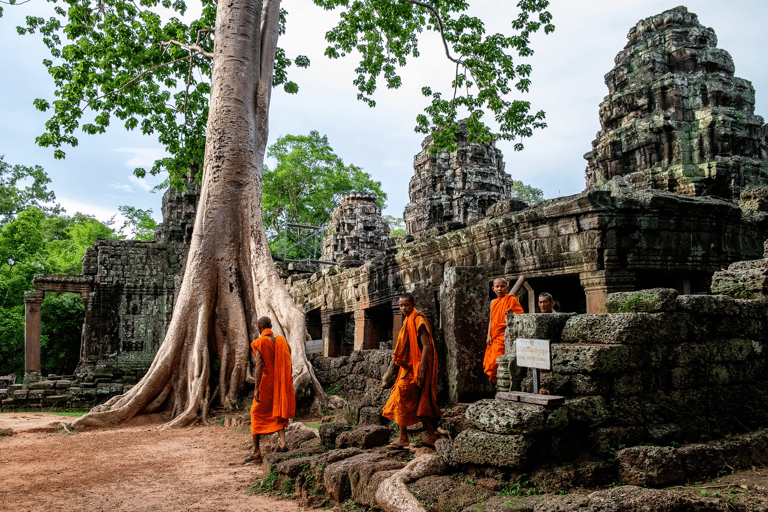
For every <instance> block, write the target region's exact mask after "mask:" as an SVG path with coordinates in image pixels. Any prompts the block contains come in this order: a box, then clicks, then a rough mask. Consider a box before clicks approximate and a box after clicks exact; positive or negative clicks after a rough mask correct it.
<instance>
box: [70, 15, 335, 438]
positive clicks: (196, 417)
mask: <svg viewBox="0 0 768 512" xmlns="http://www.w3.org/2000/svg"><path fill="white" fill-rule="evenodd" d="M279 12H280V2H279V0H264V1H263V2H261V1H257V0H234V1H233V2H227V3H219V4H218V10H217V14H216V40H215V46H214V52H213V74H212V90H211V99H210V110H209V117H208V126H207V134H206V135H207V137H206V149H205V159H204V163H203V182H202V188H201V194H200V201H199V203H198V210H197V216H196V218H195V227H194V232H193V235H192V242H191V244H190V249H189V256H188V258H187V263H186V267H185V271H184V279H183V282H182V285H181V289H180V291H179V296H178V300H177V302H176V305H175V308H174V312H173V318H172V320H171V323H170V326H169V328H168V332H167V334H166V336H165V339H164V340H163V343H162V345H161V346H160V349H159V351H158V353H157V356H156V357H155V360H154V361H153V363H152V365H151V367H150V368H149V371H148V372H147V374H146V375H145V376H144V378H142V379H141V381H140V382H139V383H138V384H136V386H134V387H133V388H131V389H130V390H129V391H128V392H127V393H125V394H124V395H121V396H117V397H114V398H112V399H111V400H109V401H108V402H106V403H105V404H104V405H103V406H100V407H98V408H95V409H94V410H93V411H91V412H90V413H88V414H86V415H85V416H83V417H82V418H80V419H78V420H77V421H76V422H75V423H74V426H75V427H78V428H81V427H89V426H110V425H117V424H120V423H122V422H125V421H127V420H129V419H130V418H132V417H133V416H135V415H137V414H144V413H152V412H159V411H171V412H172V414H173V420H171V421H170V422H169V423H168V424H167V425H168V426H170V427H183V426H187V425H190V424H193V423H195V422H197V421H200V420H202V421H204V422H205V421H207V419H208V413H209V409H210V408H211V407H212V405H213V404H220V405H221V406H223V407H224V408H225V409H231V408H232V407H233V405H234V403H235V401H236V399H237V396H238V393H239V392H240V391H241V390H242V389H243V387H244V386H245V385H246V382H247V380H250V381H251V383H252V382H253V377H252V375H251V369H250V365H251V363H250V342H251V341H252V339H254V338H255V337H256V336H257V333H258V331H257V329H256V320H257V319H258V317H259V316H269V317H270V318H271V319H272V321H273V328H274V330H275V332H276V333H278V334H281V335H283V336H285V338H286V339H287V340H288V342H289V344H290V345H291V351H292V360H293V377H294V387H295V389H296V390H297V391H298V390H300V389H302V388H304V387H306V386H311V387H312V389H313V391H314V393H315V398H316V399H319V398H322V397H323V396H324V393H323V390H322V387H321V386H320V383H319V382H318V381H317V378H316V377H315V375H314V372H313V370H312V366H311V364H310V363H309V361H308V360H307V356H306V352H305V349H304V341H305V339H306V338H305V336H306V327H305V324H304V315H303V314H302V312H301V311H299V310H298V309H297V308H296V306H295V305H294V303H293V300H292V299H291V297H290V295H289V294H288V291H287V289H286V287H285V285H284V283H283V281H282V280H281V279H280V277H279V276H278V274H277V270H276V268H275V266H274V264H273V262H272V257H271V254H270V251H269V246H268V244H267V237H266V233H265V231H264V222H263V218H262V210H261V185H262V180H261V169H262V166H263V161H264V153H265V148H266V144H267V137H268V119H269V104H270V95H271V89H272V77H273V72H274V60H275V48H276V45H277V37H278V29H279ZM249 377H250V379H249Z"/></svg>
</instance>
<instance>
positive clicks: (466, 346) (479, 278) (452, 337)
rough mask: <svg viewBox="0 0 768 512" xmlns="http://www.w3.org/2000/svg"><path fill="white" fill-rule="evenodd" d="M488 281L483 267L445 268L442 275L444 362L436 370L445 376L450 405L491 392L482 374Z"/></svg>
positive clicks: (488, 381) (475, 398) (488, 383)
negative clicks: (442, 365) (443, 366)
mask: <svg viewBox="0 0 768 512" xmlns="http://www.w3.org/2000/svg"><path fill="white" fill-rule="evenodd" d="M488 279H489V276H488V274H487V270H486V269H484V268H482V267H448V268H446V269H445V271H444V272H443V283H442V284H441V285H440V319H441V322H442V330H443V339H444V341H445V348H446V361H445V369H443V368H442V367H441V368H440V369H439V371H440V374H441V375H447V379H448V382H447V384H448V401H449V402H450V403H458V402H472V401H475V400H477V399H479V398H483V397H488V396H491V395H492V393H493V385H492V384H491V381H490V380H489V379H488V376H487V375H485V373H483V354H484V353H485V347H486V344H485V339H486V335H487V333H488V320H489V317H490V305H489V301H488ZM441 362H442V361H441Z"/></svg>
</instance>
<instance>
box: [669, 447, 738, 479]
mask: <svg viewBox="0 0 768 512" xmlns="http://www.w3.org/2000/svg"><path fill="white" fill-rule="evenodd" d="M677 453H678V456H679V457H680V460H681V461H682V463H683V467H684V469H685V473H686V475H687V476H688V478H693V479H696V478H703V477H707V476H715V475H717V474H718V473H719V472H720V471H722V470H723V469H726V461H725V458H724V457H723V451H722V450H721V449H720V448H718V447H717V446H713V445H710V444H689V445H685V446H681V447H680V448H678V449H677Z"/></svg>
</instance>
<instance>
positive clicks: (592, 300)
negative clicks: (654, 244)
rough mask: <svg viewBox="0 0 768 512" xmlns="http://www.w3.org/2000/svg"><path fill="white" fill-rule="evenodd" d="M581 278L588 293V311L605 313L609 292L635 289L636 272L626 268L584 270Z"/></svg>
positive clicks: (580, 275)
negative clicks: (619, 269)
mask: <svg viewBox="0 0 768 512" xmlns="http://www.w3.org/2000/svg"><path fill="white" fill-rule="evenodd" d="M579 280H580V281H581V285H582V286H583V287H584V293H586V295H587V313H604V312H605V299H606V298H607V297H608V294H609V293H615V292H631V291H633V290H634V289H635V273H634V272H628V271H624V270H621V271H615V270H598V271H596V272H582V273H581V274H579Z"/></svg>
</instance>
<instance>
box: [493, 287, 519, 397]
mask: <svg viewBox="0 0 768 512" xmlns="http://www.w3.org/2000/svg"><path fill="white" fill-rule="evenodd" d="M508 309H511V310H512V312H513V313H514V314H516V315H519V314H520V313H525V311H523V307H522V306H521V305H520V301H519V300H517V297H515V296H514V295H505V296H503V297H499V298H498V299H496V300H495V301H493V304H491V326H490V331H489V332H490V334H491V340H493V341H492V342H491V344H490V345H488V346H486V348H485V357H484V358H483V371H485V373H486V375H488V377H490V379H491V382H493V383H494V384H496V370H497V369H498V368H499V365H498V364H496V358H497V357H499V356H500V355H503V354H504V333H505V331H506V330H507V310H508Z"/></svg>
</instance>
